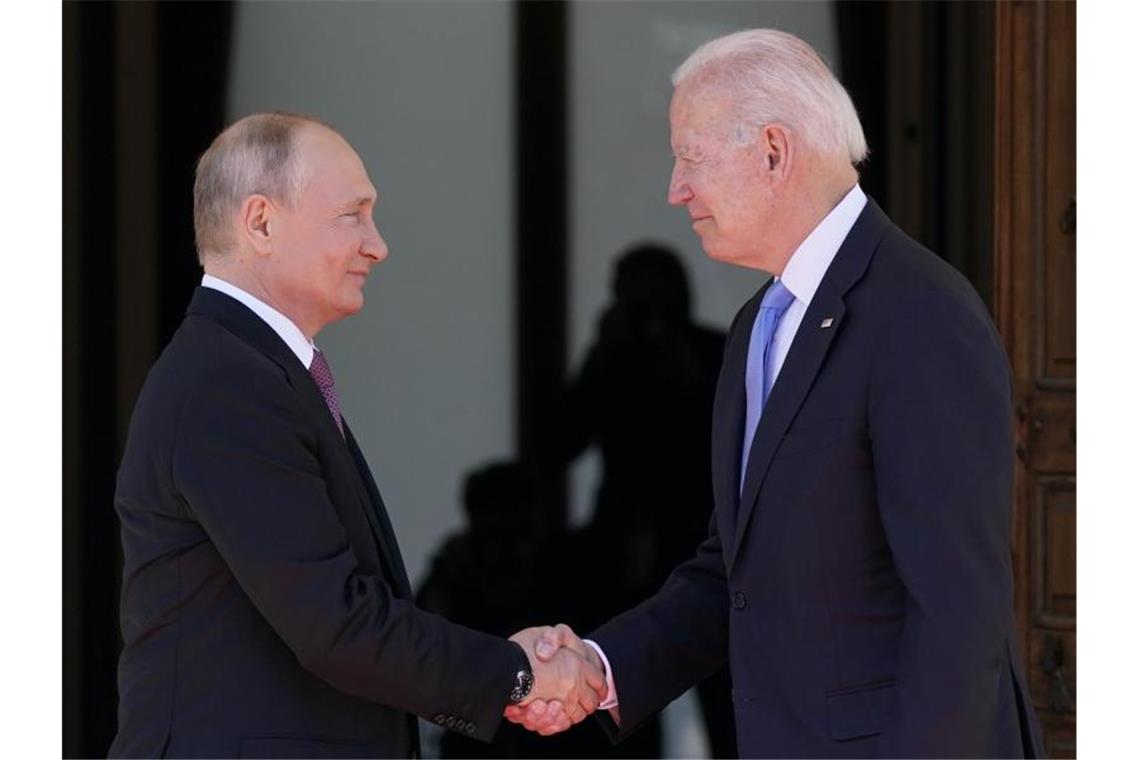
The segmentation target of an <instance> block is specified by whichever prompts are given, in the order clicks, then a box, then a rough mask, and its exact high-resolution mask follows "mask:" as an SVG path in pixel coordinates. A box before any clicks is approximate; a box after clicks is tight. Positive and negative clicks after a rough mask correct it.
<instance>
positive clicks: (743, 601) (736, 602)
mask: <svg viewBox="0 0 1140 760" xmlns="http://www.w3.org/2000/svg"><path fill="white" fill-rule="evenodd" d="M732 606H733V607H735V608H736V609H738V610H742V609H744V608H745V607H747V606H748V597H746V596H745V595H744V592H742V591H737V592H736V593H735V594H733V595H732Z"/></svg>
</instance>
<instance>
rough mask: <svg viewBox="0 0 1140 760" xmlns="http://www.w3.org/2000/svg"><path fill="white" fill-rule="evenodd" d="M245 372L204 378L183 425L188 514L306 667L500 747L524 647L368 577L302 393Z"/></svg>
mask: <svg viewBox="0 0 1140 760" xmlns="http://www.w3.org/2000/svg"><path fill="white" fill-rule="evenodd" d="M239 372H240V373H242V374H236V375H235V374H228V373H223V372H218V373H216V376H214V377H210V378H205V379H204V380H203V382H202V383H200V384H199V386H198V389H197V390H196V391H194V392H193V393H192V394H191V395H190V396H189V397H188V398H187V399H186V402H185V405H184V406H183V409H182V411H181V413H180V415H179V422H178V429H177V431H176V433H175V440H176V443H175V447H174V454H173V458H172V476H173V480H174V483H175V486H176V488H177V489H178V491H179V493H180V494H181V496H182V498H183V500H184V505H185V509H186V511H187V513H188V516H189V517H191V518H192V519H195V520H197V521H198V522H199V523H200V524H201V526H202V528H203V529H204V530H205V532H206V533H207V534H208V536H209V538H210V541H211V542H212V543H213V545H214V546H215V547H216V549H217V551H218V552H219V553H220V555H221V557H222V559H223V560H224V561H225V563H226V565H227V566H228V567H229V569H230V571H231V572H232V573H233V575H234V578H235V579H236V581H237V583H238V584H239V585H240V586H241V588H242V590H243V591H244V592H245V593H246V595H247V596H248V597H249V598H250V600H251V601H252V603H253V604H254V605H255V606H256V608H257V609H258V611H259V612H260V613H261V614H262V615H263V616H264V618H265V619H266V620H267V621H268V622H269V624H270V625H271V626H272V627H273V629H274V630H275V631H276V632H277V634H278V635H279V636H280V637H281V639H282V640H283V641H284V642H285V643H286V645H287V646H288V647H289V648H290V649H291V650H292V652H293V653H294V654H295V655H296V657H297V660H298V662H299V663H300V664H301V666H302V667H304V668H305V669H307V670H308V671H310V672H311V673H313V674H314V675H315V676H317V677H318V678H320V679H322V680H324V681H325V682H327V683H329V684H330V685H332V686H333V687H335V688H337V689H339V690H341V691H343V692H346V693H349V694H352V695H355V696H358V697H362V698H365V699H368V700H372V701H374V702H378V703H382V704H385V705H388V706H391V707H394V708H397V709H400V710H404V711H406V712H410V713H413V714H416V715H420V716H423V717H426V718H428V719H429V720H430V719H431V717H432V716H434V715H439V714H444V715H449V716H456V717H457V719H461V720H463V721H464V723H468V722H469V723H470V724H472V725H473V729H472V730H469V731H468V733H471V734H472V735H474V736H475V737H477V738H480V739H483V740H485V741H488V740H490V739H491V738H492V737H493V735H494V733H495V731H496V729H497V727H498V724H499V720H500V718H501V713H502V710H503V707H504V705H505V703H506V701H507V696H508V694H509V692H510V689H511V685H512V683H513V674H514V670H515V665H516V663H517V660H516V656H517V654H516V652H515V650H514V648H513V645H512V644H510V643H509V642H507V641H506V640H504V639H499V638H496V637H493V636H490V635H486V634H483V633H479V632H476V631H473V630H470V629H467V628H463V627H461V626H458V625H455V624H452V623H449V622H447V621H446V620H444V619H443V618H440V617H438V616H436V615H432V614H430V613H427V612H423V611H421V610H419V609H417V608H416V607H415V606H414V605H413V604H412V603H411V602H409V601H407V600H404V599H399V598H396V597H395V596H394V595H393V593H392V590H391V589H390V588H389V586H388V584H387V583H386V582H385V580H384V579H383V578H381V577H379V576H377V575H370V574H364V573H363V572H361V571H360V569H359V568H358V567H357V561H356V556H355V554H354V552H353V550H352V548H351V546H350V544H349V541H348V537H347V535H346V533H345V530H344V527H343V526H342V524H341V522H340V520H339V519H338V517H337V513H336V510H335V509H334V507H333V505H332V503H331V502H330V500H329V496H328V492H327V490H326V485H325V481H324V479H323V477H322V471H321V467H320V464H319V462H318V459H317V457H316V456H315V453H314V452H315V451H316V447H317V443H316V440H315V433H314V432H313V430H312V427H311V426H312V423H311V421H310V420H308V419H306V416H305V412H304V410H303V408H302V407H301V405H300V404H299V403H298V402H297V399H296V398H295V396H294V391H293V389H292V388H291V387H290V386H289V384H288V383H287V382H286V381H285V379H284V378H283V377H282V376H281V375H279V374H274V373H273V372H271V371H269V369H265V370H264V371H262V372H260V373H259V374H258V373H255V374H254V375H253V376H252V377H251V375H250V370H249V367H248V366H245V367H242V368H241V369H240V370H238V369H233V373H239ZM227 374H228V376H227ZM235 376H238V377H242V383H248V384H246V385H242V386H241V387H238V386H236V384H235V382H234V377H235ZM253 389H256V390H253Z"/></svg>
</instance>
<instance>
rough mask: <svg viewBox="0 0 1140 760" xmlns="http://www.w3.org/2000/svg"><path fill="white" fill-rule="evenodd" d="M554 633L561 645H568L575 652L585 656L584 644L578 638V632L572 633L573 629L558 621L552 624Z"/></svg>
mask: <svg viewBox="0 0 1140 760" xmlns="http://www.w3.org/2000/svg"><path fill="white" fill-rule="evenodd" d="M554 633H555V635H556V636H557V637H558V642H559V644H560V645H561V646H564V647H569V648H570V649H571V650H572V651H573V652H575V653H576V654H580V655H582V656H583V657H585V656H587V652H586V644H585V642H583V641H582V639H580V638H578V634H576V633H574V629H573V628H571V627H570V626H568V625H566V624H565V623H559V624H558V625H556V626H554Z"/></svg>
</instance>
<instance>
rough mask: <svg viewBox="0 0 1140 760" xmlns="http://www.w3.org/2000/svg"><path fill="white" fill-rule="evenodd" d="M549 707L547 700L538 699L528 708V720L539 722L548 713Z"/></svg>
mask: <svg viewBox="0 0 1140 760" xmlns="http://www.w3.org/2000/svg"><path fill="white" fill-rule="evenodd" d="M547 707H548V705H547V703H546V700H545V699H536V700H534V701H533V702H531V703H530V704H528V705H527V706H526V713H527V718H528V719H530V720H538V719H539V718H541V717H542V716H543V715H544V714H545V713H546V708H547Z"/></svg>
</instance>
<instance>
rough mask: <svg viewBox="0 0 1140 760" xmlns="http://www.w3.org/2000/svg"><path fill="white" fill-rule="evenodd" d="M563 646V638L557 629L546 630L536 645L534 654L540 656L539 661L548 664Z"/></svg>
mask: <svg viewBox="0 0 1140 760" xmlns="http://www.w3.org/2000/svg"><path fill="white" fill-rule="evenodd" d="M561 646H562V637H561V636H560V635H559V633H558V631H557V629H555V628H545V629H543V632H542V635H541V636H539V637H538V641H537V642H536V643H535V645H534V653H535V655H537V656H538V659H540V660H542V661H543V662H547V661H548V660H550V658H551V657H553V656H554V655H555V654H556V653H557V652H558V649H559V647H561Z"/></svg>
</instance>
